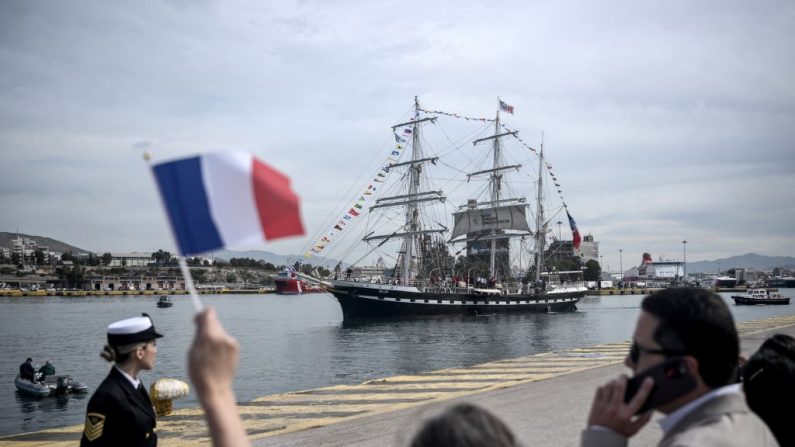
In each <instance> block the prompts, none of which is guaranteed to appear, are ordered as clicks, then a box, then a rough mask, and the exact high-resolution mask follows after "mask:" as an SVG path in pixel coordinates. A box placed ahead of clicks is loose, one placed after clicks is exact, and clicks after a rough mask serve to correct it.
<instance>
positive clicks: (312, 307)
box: [0, 289, 795, 436]
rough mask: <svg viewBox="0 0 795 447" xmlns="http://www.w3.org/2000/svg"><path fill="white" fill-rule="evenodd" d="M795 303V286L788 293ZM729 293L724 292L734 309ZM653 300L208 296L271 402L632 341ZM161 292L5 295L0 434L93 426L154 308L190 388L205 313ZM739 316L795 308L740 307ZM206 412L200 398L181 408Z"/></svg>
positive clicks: (173, 362) (168, 362) (241, 393)
mask: <svg viewBox="0 0 795 447" xmlns="http://www.w3.org/2000/svg"><path fill="white" fill-rule="evenodd" d="M781 293H782V294H783V295H785V296H789V297H792V298H795V289H783V290H781ZM730 295H731V294H729V293H725V294H722V296H723V297H724V299H726V301H727V303H730V302H731V300H730ZM642 297H643V296H642V295H614V296H601V297H599V296H594V297H586V298H585V299H584V300H582V301H581V302H580V304H578V308H579V310H578V311H577V312H570V313H557V314H555V313H552V314H526V315H499V316H481V317H444V318H432V319H415V320H396V321H370V322H347V321H343V319H342V312H341V311H340V308H339V305H338V304H337V302H336V300H335V299H334V298H333V297H332V296H331V295H329V294H314V295H303V296H278V295H204V296H202V300H203V301H204V303H205V304H206V305H210V306H214V307H215V308H216V309H217V310H218V313H219V316H220V318H221V321H222V323H223V324H224V326H225V327H226V328H227V330H228V331H229V332H230V333H231V334H232V335H233V336H235V337H236V338H237V339H238V341H239V342H240V345H241V360H240V366H239V369H238V374H237V379H236V382H235V391H236V394H237V398H238V400H239V401H241V402H243V401H248V400H251V399H254V398H256V397H259V396H263V395H267V394H273V393H279V392H286V391H297V390H303V389H310V388H317V387H322V386H329V385H338V384H354V383H360V382H363V381H365V380H369V379H375V378H382V377H389V376H394V375H400V374H412V373H417V372H421V371H429V370H436V369H442V368H449V367H456V366H469V365H473V364H477V363H483V362H488V361H491V360H496V359H504V358H512V357H519V356H525V355H530V354H534V353H539V352H549V351H557V350H561V349H568V348H573V347H579V346H588V345H594V344H599V343H609V342H619V341H624V340H628V339H629V338H630V334H631V332H632V330H633V328H634V324H635V318H636V317H637V315H638V313H639V311H640V301H641V299H642ZM156 301H157V297H153V296H119V297H22V298H0V309H1V311H0V315H2V316H0V386H4V387H5V388H4V391H0V436H6V435H10V434H16V433H23V432H30V431H34V430H39V429H43V428H51V427H58V426H65V425H75V424H81V423H83V420H84V417H85V411H86V405H87V403H88V399H89V397H90V394H91V392H93V390H95V389H96V387H97V386H98V385H99V384H100V382H101V381H102V380H103V379H104V377H105V376H106V375H107V372H108V370H109V368H110V366H109V364H108V363H107V362H105V361H104V360H102V359H101V358H100V357H99V352H100V351H101V350H102V346H103V344H104V342H105V328H106V327H107V325H108V323H110V322H113V321H116V320H119V319H123V318H128V317H132V316H137V315H140V314H141V313H142V312H146V313H148V314H149V315H150V316H151V317H152V319H153V320H154V323H155V326H156V328H157V330H158V331H159V332H161V333H163V334H164V335H165V338H163V339H160V340H159V341H158V355H157V364H156V367H155V369H153V370H152V371H146V372H144V373H142V376H141V379H142V380H143V382H144V383H145V384H151V383H152V382H153V381H154V380H155V379H158V378H162V377H170V378H175V379H180V380H184V381H188V379H187V372H186V368H185V355H186V351H187V348H188V346H189V344H190V342H191V338H192V336H193V321H192V316H193V308H192V306H191V303H190V299H189V298H188V297H185V296H177V297H174V302H175V304H174V307H172V308H165V309H160V308H157V307H156V305H155V304H156ZM730 307H731V309H732V312H733V313H734V316H735V318H736V320H737V321H747V320H755V319H761V318H767V317H772V316H776V315H788V314H792V313H795V308H793V307H792V305H789V306H734V305H733V304H730ZM26 357H32V358H33V361H34V364H36V365H37V366H40V365H42V364H44V361H45V360H46V359H50V360H51V361H52V363H53V364H54V365H55V368H56V372H57V374H69V375H71V376H72V377H73V378H74V379H76V380H77V381H81V382H85V383H86V384H87V385H88V387H89V394H88V395H82V396H81V395H67V396H62V397H45V398H30V397H27V396H25V395H22V394H20V393H19V392H17V391H16V389H15V387H14V377H15V376H16V374H17V373H18V371H19V365H20V364H21V363H22V362H23V361H24V360H25V358H26ZM175 406H176V407H178V408H181V407H187V406H198V402H197V400H196V398H195V396H194V395H191V396H189V397H187V398H185V399H182V400H178V401H176V402H175Z"/></svg>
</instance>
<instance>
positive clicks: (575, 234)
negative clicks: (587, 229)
mask: <svg viewBox="0 0 795 447" xmlns="http://www.w3.org/2000/svg"><path fill="white" fill-rule="evenodd" d="M566 215H567V216H568V217H569V226H570V227H571V245H573V246H574V249H575V250H579V249H580V242H582V238H581V237H580V230H579V229H578V228H577V223H576V222H574V218H573V217H571V214H569V210H566Z"/></svg>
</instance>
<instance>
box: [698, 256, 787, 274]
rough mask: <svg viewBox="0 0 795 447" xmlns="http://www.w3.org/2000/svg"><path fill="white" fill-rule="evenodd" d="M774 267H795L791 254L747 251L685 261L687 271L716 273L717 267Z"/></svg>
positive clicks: (723, 268)
mask: <svg viewBox="0 0 795 447" xmlns="http://www.w3.org/2000/svg"><path fill="white" fill-rule="evenodd" d="M775 267H780V268H786V269H792V268H795V258H793V257H791V256H764V255H758V254H756V253H748V254H744V255H740V256H731V257H728V258H723V259H716V260H714V261H696V262H688V263H687V272H688V273H718V269H720V270H722V271H724V272H725V271H726V270H728V269H731V268H752V269H755V270H772V269H773V268H775Z"/></svg>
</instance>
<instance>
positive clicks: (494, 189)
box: [489, 111, 502, 280]
mask: <svg viewBox="0 0 795 447" xmlns="http://www.w3.org/2000/svg"><path fill="white" fill-rule="evenodd" d="M499 133H500V112H499V111H497V118H496V119H495V120H494V135H498V134H499ZM493 149H494V162H493V164H492V168H493V169H494V171H493V172H492V173H491V203H493V204H496V203H498V201H499V200H500V180H501V179H502V174H500V171H497V168H499V167H500V139H499V138H495V139H494V148H493ZM490 234H491V236H496V234H497V230H491V232H490ZM490 251H491V254H490V256H489V272H490V274H489V277H491V278H494V279H495V280H496V279H497V271H496V266H495V260H496V259H497V239H496V238H493V239H492V240H491V250H490Z"/></svg>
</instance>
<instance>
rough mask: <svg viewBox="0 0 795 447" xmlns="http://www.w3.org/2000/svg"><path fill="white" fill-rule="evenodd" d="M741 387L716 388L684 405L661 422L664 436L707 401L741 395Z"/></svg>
mask: <svg viewBox="0 0 795 447" xmlns="http://www.w3.org/2000/svg"><path fill="white" fill-rule="evenodd" d="M741 386H742V384H740V383H734V384H731V385H726V386H723V387H720V388H715V389H714V390H712V391H710V392H708V393H707V394H704V395H703V396H701V397H699V398H698V399H696V400H693V401H691V402H688V403H687V404H685V405H682V406H681V407H679V408H678V409H676V410H675V411H672V412H670V413H668V415H667V416H666V417H664V418H662V419H660V421H659V424H660V428H662V431H663V435H665V434H667V433H668V431H670V430H671V429H672V428H674V426H675V425H676V424H678V423H679V422H680V421H681V420H682V419H684V418H685V416H687V415H688V414H690V413H691V412H692V411H693V410H695V409H696V408H698V407H700V406H701V405H703V404H705V403H706V402H707V401H709V400H712V399H714V398H716V397H718V396H723V395H726V394H733V393H740V392H741V390H740V387H741Z"/></svg>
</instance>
